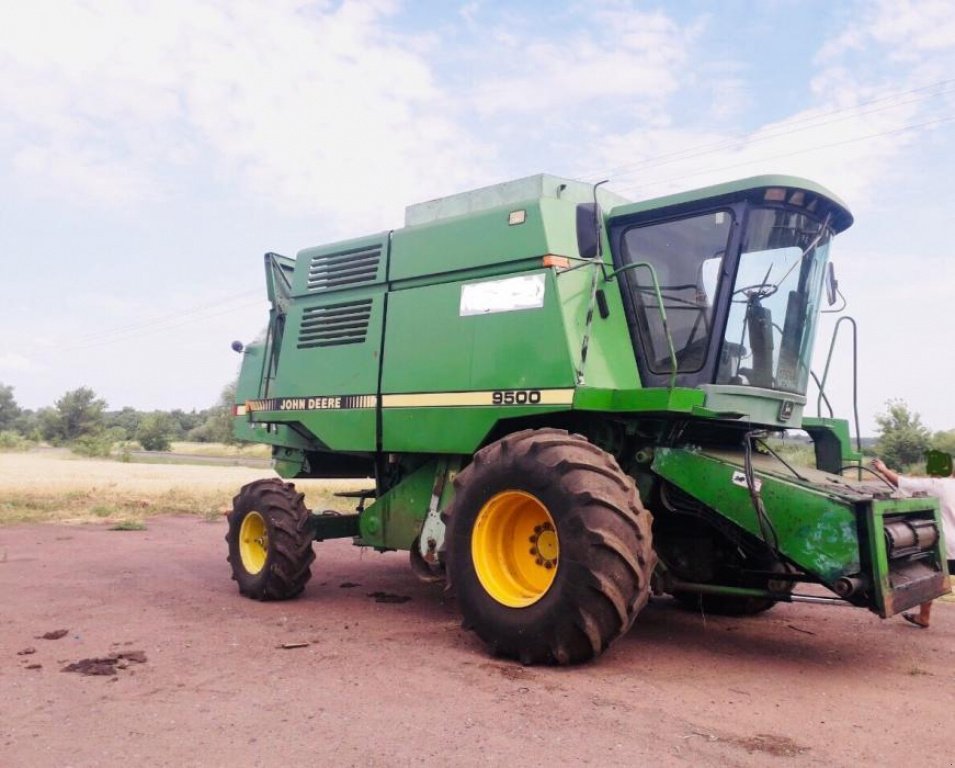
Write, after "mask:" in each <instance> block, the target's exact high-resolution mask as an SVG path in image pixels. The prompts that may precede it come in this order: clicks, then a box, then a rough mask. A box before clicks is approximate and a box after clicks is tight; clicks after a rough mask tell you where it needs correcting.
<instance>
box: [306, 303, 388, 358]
mask: <svg viewBox="0 0 955 768" xmlns="http://www.w3.org/2000/svg"><path fill="white" fill-rule="evenodd" d="M370 317H371V299H366V300H364V301H351V302H348V303H347V304H332V305H330V306H327V307H309V308H308V309H306V310H305V312H304V313H303V314H302V327H301V329H300V330H299V333H298V348H299V349H309V348H311V347H337V346H340V345H342V344H361V343H363V342H364V341H365V336H366V334H367V333H368V320H369V318H370Z"/></svg>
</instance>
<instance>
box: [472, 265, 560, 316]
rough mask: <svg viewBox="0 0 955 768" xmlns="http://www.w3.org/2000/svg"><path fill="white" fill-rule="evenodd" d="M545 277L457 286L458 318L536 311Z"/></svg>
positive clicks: (527, 277) (523, 277)
mask: <svg viewBox="0 0 955 768" xmlns="http://www.w3.org/2000/svg"><path fill="white" fill-rule="evenodd" d="M544 278H545V275H543V274H538V275H521V276H520V277H508V278H506V279H504V280H488V281H486V282H483V283H470V284H468V285H462V286H461V308H460V315H461V317H468V316H469V315H490V314H492V313H494V312H515V311H517V310H520V309H540V308H541V307H543V306H544V285H545V283H544Z"/></svg>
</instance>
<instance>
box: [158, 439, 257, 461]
mask: <svg viewBox="0 0 955 768" xmlns="http://www.w3.org/2000/svg"><path fill="white" fill-rule="evenodd" d="M170 451H171V452H172V453H182V454H186V455H188V456H218V457H221V458H226V459H234V458H239V459H270V458H271V457H272V448H271V446H268V445H263V444H261V443H252V444H249V445H225V444H223V443H187V442H185V441H182V442H173V443H172V444H171V446H170Z"/></svg>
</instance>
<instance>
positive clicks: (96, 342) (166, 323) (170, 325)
mask: <svg viewBox="0 0 955 768" xmlns="http://www.w3.org/2000/svg"><path fill="white" fill-rule="evenodd" d="M261 304H262V302H261V301H247V302H245V303H243V304H237V305H235V306H230V307H226V308H225V309H220V310H219V311H217V312H214V311H210V310H212V309H215V308H216V307H217V306H221V304H214V305H212V306H210V307H205V308H203V309H199V310H192V311H189V312H183V313H180V314H179V315H177V316H175V317H168V318H166V319H165V320H163V321H156V322H153V323H152V324H151V327H145V328H144V327H137V328H128V329H126V331H125V332H124V333H118V332H116V331H112V332H109V333H108V334H106V335H105V336H104V337H102V338H95V337H93V338H90V339H89V340H87V341H81V342H80V343H77V344H71V345H70V346H67V347H59V348H58V351H73V350H77V349H89V348H91V347H98V346H103V345H106V344H114V343H117V342H123V341H130V340H131V339H136V338H140V337H143V336H150V335H152V334H155V333H160V332H163V331H169V330H173V329H176V328H181V327H183V326H185V325H190V324H193V323H195V321H196V320H207V319H209V318H213V317H220V316H222V315H228V314H231V313H233V312H238V311H240V310H243V309H248V308H250V307H256V306H261Z"/></svg>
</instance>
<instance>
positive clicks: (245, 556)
mask: <svg viewBox="0 0 955 768" xmlns="http://www.w3.org/2000/svg"><path fill="white" fill-rule="evenodd" d="M268 555H269V529H268V528H267V527H266V525H265V518H264V517H262V515H260V514H259V513H258V512H249V514H247V515H246V516H245V518H244V519H243V520H242V526H241V527H240V528H239V557H241V558H242V567H243V568H245V570H246V571H248V572H249V573H258V572H259V571H261V570H262V569H263V568H265V559H266V558H267V557H268Z"/></svg>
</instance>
